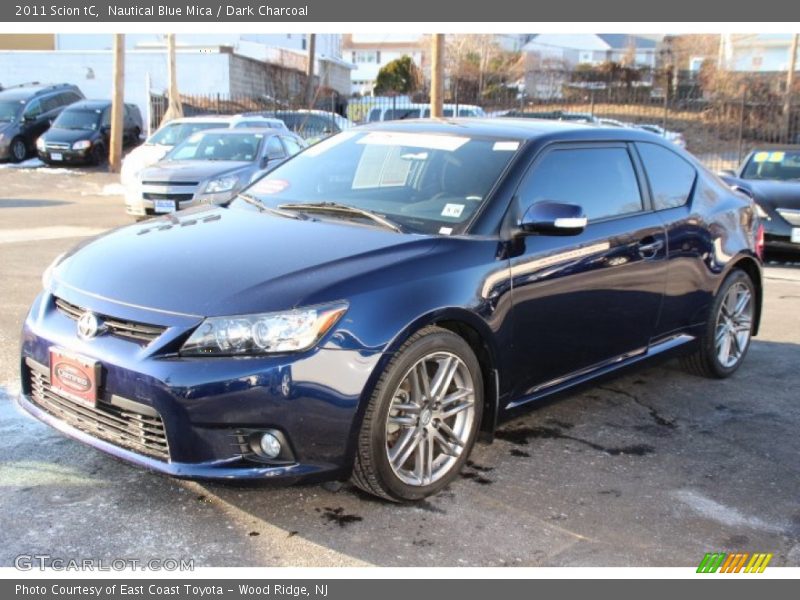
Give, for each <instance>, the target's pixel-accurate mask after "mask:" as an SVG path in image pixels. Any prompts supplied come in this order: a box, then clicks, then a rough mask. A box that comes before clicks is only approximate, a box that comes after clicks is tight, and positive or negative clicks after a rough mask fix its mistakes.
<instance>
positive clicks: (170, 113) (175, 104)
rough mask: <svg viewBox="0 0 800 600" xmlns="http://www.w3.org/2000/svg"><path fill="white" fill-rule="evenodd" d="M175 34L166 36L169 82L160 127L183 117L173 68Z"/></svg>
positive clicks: (175, 71) (175, 70) (176, 77)
mask: <svg viewBox="0 0 800 600" xmlns="http://www.w3.org/2000/svg"><path fill="white" fill-rule="evenodd" d="M175 62H176V59H175V34H174V33H169V34H167V79H168V80H169V91H168V92H167V94H168V98H169V104H168V105H167V112H165V113H164V116H163V117H162V118H161V125H163V124H164V123H166V122H168V121H171V120H172V119H178V118H180V117H182V116H183V106H182V105H181V95H180V92H179V91H178V71H177V69H176V68H175Z"/></svg>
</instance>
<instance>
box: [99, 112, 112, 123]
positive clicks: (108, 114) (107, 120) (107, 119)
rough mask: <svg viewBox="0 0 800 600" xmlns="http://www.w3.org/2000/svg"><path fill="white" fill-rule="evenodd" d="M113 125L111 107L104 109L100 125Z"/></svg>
mask: <svg viewBox="0 0 800 600" xmlns="http://www.w3.org/2000/svg"><path fill="white" fill-rule="evenodd" d="M109 126H111V108H110V107H109V108H106V109H105V110H103V116H102V117H101V119H100V127H109Z"/></svg>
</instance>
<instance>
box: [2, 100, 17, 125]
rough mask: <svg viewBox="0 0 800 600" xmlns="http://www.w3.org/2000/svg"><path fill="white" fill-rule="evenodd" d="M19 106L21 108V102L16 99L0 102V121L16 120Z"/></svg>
mask: <svg viewBox="0 0 800 600" xmlns="http://www.w3.org/2000/svg"><path fill="white" fill-rule="evenodd" d="M20 108H22V102H19V101H16V100H6V101H4V102H0V123H8V122H10V121H14V120H16V118H17V115H19V111H20Z"/></svg>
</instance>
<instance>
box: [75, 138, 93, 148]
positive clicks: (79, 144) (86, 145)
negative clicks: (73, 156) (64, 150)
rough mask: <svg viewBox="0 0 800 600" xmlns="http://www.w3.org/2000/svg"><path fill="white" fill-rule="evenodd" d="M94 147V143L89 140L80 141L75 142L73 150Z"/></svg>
mask: <svg viewBox="0 0 800 600" xmlns="http://www.w3.org/2000/svg"><path fill="white" fill-rule="evenodd" d="M91 146H92V142H90V141H89V140H80V141H79V142H75V143H74V144H72V149H73V150H86V149H87V148H90V147H91Z"/></svg>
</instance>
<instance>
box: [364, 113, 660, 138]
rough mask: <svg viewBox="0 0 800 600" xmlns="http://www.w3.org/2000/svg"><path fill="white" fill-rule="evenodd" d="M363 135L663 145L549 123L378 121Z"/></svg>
mask: <svg viewBox="0 0 800 600" xmlns="http://www.w3.org/2000/svg"><path fill="white" fill-rule="evenodd" d="M359 129H362V130H364V131H367V130H370V131H412V132H415V133H442V134H451V135H453V134H463V135H473V136H485V137H507V138H513V139H525V140H533V139H538V138H544V137H562V138H564V139H584V140H598V141H599V140H610V141H614V140H620V141H623V140H633V141H635V140H641V141H654V140H658V141H659V142H660V141H662V138H660V137H658V136H656V135H654V134H652V133H648V132H647V131H644V130H637V129H623V128H620V127H598V126H597V125H593V124H590V123H578V122H575V121H556V120H552V119H526V118H506V117H503V118H501V119H486V118H483V119H408V120H405V119H403V120H402V121H378V122H374V123H370V124H367V125H362V126H360V127H359Z"/></svg>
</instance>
